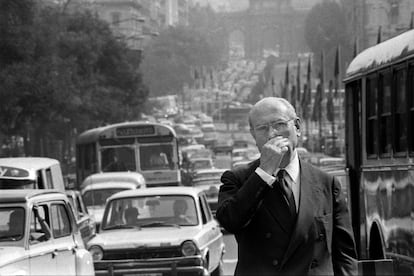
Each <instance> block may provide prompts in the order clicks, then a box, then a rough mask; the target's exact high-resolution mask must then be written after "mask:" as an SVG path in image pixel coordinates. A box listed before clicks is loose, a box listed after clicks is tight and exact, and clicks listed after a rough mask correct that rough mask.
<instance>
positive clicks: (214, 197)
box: [192, 169, 225, 216]
mask: <svg viewBox="0 0 414 276" xmlns="http://www.w3.org/2000/svg"><path fill="white" fill-rule="evenodd" d="M224 172H225V169H210V170H201V171H199V172H197V174H196V175H195V176H194V178H193V181H192V186H193V187H196V188H198V189H201V190H202V191H204V192H205V193H206V197H207V203H208V205H209V206H210V209H211V212H212V213H213V215H214V216H215V215H216V210H217V205H218V193H219V190H220V186H221V181H220V179H221V176H222V174H223V173H224Z"/></svg>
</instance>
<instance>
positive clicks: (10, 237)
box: [0, 207, 25, 242]
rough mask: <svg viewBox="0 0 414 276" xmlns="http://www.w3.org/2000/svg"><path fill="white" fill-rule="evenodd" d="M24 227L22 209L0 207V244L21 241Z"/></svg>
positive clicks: (23, 211)
mask: <svg viewBox="0 0 414 276" xmlns="http://www.w3.org/2000/svg"><path fill="white" fill-rule="evenodd" d="M24 225H25V210H24V208H22V207H0V242H10V241H18V240H21V239H22V238H23V236H24Z"/></svg>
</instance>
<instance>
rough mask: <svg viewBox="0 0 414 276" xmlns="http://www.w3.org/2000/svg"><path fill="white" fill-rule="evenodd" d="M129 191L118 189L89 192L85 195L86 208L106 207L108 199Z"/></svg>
mask: <svg viewBox="0 0 414 276" xmlns="http://www.w3.org/2000/svg"><path fill="white" fill-rule="evenodd" d="M124 190H127V189H126V188H116V189H96V190H89V191H86V192H85V193H84V194H83V200H84V202H85V205H86V207H90V206H104V205H105V202H106V199H107V198H108V197H110V196H111V195H113V194H115V193H118V192H121V191H124Z"/></svg>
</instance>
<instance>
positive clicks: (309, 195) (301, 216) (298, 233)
mask: <svg viewBox="0 0 414 276" xmlns="http://www.w3.org/2000/svg"><path fill="white" fill-rule="evenodd" d="M315 183H317V182H316V179H315V177H314V175H313V174H312V173H311V170H310V167H309V166H308V165H307V164H304V163H303V162H300V198H299V213H298V217H297V220H296V225H295V228H294V231H293V234H292V237H291V239H290V242H289V245H288V248H287V250H286V253H285V255H284V257H283V260H282V265H283V264H284V263H285V262H286V261H287V260H288V259H289V257H290V256H291V255H292V253H293V252H294V251H295V250H296V248H297V247H298V246H300V244H301V243H302V241H303V238H304V237H305V236H306V234H307V232H308V231H309V227H310V226H311V225H312V223H313V217H314V198H313V194H314V193H313V189H314V187H315Z"/></svg>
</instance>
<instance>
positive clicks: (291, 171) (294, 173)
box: [276, 150, 299, 182]
mask: <svg viewBox="0 0 414 276" xmlns="http://www.w3.org/2000/svg"><path fill="white" fill-rule="evenodd" d="M284 170H285V171H286V172H287V174H288V175H289V177H290V179H291V180H292V181H294V182H296V179H298V177H299V157H298V153H297V151H296V150H295V151H294V152H293V159H292V160H291V161H290V163H289V164H288V165H287V166H286V167H285V168H284ZM278 171H279V170H277V171H276V173H277V172H278Z"/></svg>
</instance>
